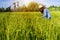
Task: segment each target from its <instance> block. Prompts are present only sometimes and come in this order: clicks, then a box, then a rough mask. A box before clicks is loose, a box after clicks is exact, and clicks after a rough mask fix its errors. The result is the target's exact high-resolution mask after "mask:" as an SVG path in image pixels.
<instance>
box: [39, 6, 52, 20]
mask: <svg viewBox="0 0 60 40" xmlns="http://www.w3.org/2000/svg"><path fill="white" fill-rule="evenodd" d="M39 11H40V12H41V13H42V14H43V17H46V18H48V19H50V18H51V15H50V13H49V11H48V10H47V9H46V8H45V6H44V5H39Z"/></svg>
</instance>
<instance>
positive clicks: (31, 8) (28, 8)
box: [0, 2, 60, 12]
mask: <svg viewBox="0 0 60 40" xmlns="http://www.w3.org/2000/svg"><path fill="white" fill-rule="evenodd" d="M38 6H39V4H38V3H36V2H30V3H29V5H28V6H25V5H23V6H20V7H18V8H16V9H14V8H13V9H12V8H11V6H9V7H7V8H6V9H5V8H3V7H2V8H0V12H37V11H39V9H38ZM48 9H49V10H50V11H52V10H54V11H60V6H58V7H57V6H54V5H52V6H50V7H48ZM14 10H15V11H14Z"/></svg>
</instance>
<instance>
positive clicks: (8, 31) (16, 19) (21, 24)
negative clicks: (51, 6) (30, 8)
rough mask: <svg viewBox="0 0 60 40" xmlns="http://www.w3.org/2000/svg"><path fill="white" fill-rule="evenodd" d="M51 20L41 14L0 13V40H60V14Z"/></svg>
mask: <svg viewBox="0 0 60 40" xmlns="http://www.w3.org/2000/svg"><path fill="white" fill-rule="evenodd" d="M51 17H52V18H51V19H50V20H48V19H47V18H42V14H40V12H3V13H0V40H60V12H55V11H52V12H51Z"/></svg>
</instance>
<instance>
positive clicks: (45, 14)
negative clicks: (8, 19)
mask: <svg viewBox="0 0 60 40" xmlns="http://www.w3.org/2000/svg"><path fill="white" fill-rule="evenodd" d="M43 13H44V15H43V17H45V16H46V9H44V11H43Z"/></svg>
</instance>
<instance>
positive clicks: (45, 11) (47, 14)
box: [43, 9, 51, 19]
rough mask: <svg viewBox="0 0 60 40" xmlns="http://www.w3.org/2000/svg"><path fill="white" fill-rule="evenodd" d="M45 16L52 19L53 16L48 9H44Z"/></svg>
mask: <svg viewBox="0 0 60 40" xmlns="http://www.w3.org/2000/svg"><path fill="white" fill-rule="evenodd" d="M43 13H44V14H43V17H46V18H48V19H50V18H51V15H50V13H49V11H48V10H47V9H44V11H43Z"/></svg>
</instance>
